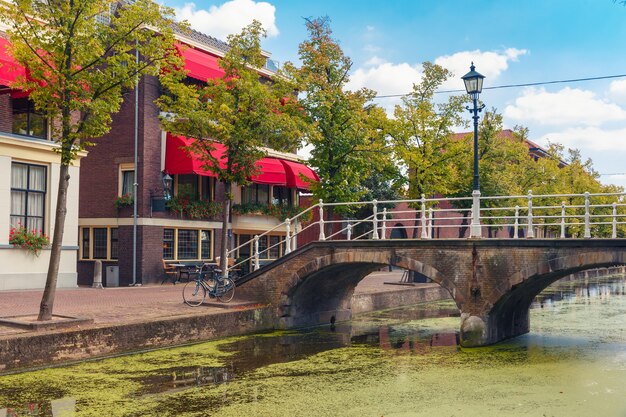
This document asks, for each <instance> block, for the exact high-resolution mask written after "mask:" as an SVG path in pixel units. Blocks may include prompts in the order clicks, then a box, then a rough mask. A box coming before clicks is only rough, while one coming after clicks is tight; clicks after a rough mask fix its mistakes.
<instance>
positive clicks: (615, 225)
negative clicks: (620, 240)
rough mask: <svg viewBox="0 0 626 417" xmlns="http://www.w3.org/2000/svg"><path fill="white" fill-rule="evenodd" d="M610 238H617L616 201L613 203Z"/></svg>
mask: <svg viewBox="0 0 626 417" xmlns="http://www.w3.org/2000/svg"><path fill="white" fill-rule="evenodd" d="M611 238H613V239H615V238H617V203H613V230H612V231H611Z"/></svg>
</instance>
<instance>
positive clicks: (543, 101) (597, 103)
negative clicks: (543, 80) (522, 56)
mask: <svg viewBox="0 0 626 417" xmlns="http://www.w3.org/2000/svg"><path fill="white" fill-rule="evenodd" d="M504 116H505V118H510V119H515V120H519V121H522V122H525V123H527V122H531V121H532V122H538V123H540V124H543V125H553V126H599V125H601V124H603V123H606V122H610V121H616V120H624V119H626V111H624V109H622V108H621V107H620V106H618V105H617V104H614V103H610V102H608V101H606V100H602V99H599V98H597V97H596V95H595V93H594V92H592V91H589V90H580V89H577V88H569V87H565V88H563V89H562V90H559V91H557V92H554V93H551V92H547V91H546V90H545V89H544V88H539V89H537V88H528V89H526V90H524V92H523V93H522V95H521V96H520V97H518V98H516V99H515V103H514V104H513V105H508V106H506V108H505V109H504Z"/></svg>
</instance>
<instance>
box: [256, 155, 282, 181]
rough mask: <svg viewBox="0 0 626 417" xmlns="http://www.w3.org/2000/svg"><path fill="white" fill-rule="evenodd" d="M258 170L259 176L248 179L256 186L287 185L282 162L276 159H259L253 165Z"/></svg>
mask: <svg viewBox="0 0 626 417" xmlns="http://www.w3.org/2000/svg"><path fill="white" fill-rule="evenodd" d="M255 165H256V166H257V167H258V168H259V172H260V173H259V175H255V176H253V177H252V178H250V181H252V182H255V183H257V184H271V185H282V186H286V185H287V173H286V172H285V166H284V165H283V164H282V160H280V159H276V158H261V159H259V160H258V161H256V164H255Z"/></svg>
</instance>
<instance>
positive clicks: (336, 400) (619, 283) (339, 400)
mask: <svg viewBox="0 0 626 417" xmlns="http://www.w3.org/2000/svg"><path fill="white" fill-rule="evenodd" d="M625 291H626V289H625V282H624V279H611V280H607V279H604V280H601V281H594V282H591V283H587V284H583V285H579V284H578V285H574V284H572V283H569V282H565V283H560V284H558V285H556V286H553V287H551V288H550V289H548V290H546V291H545V292H544V293H542V295H541V296H540V297H538V298H537V300H536V302H535V303H534V305H533V309H532V312H531V329H532V331H531V333H530V334H528V335H525V336H522V337H518V338H516V339H513V340H511V341H508V342H505V343H501V344H499V345H497V346H491V347H486V348H477V349H462V348H460V347H459V346H458V345H457V339H458V336H457V334H456V332H457V330H458V326H459V318H458V314H457V312H456V309H455V308H454V305H453V304H451V303H450V302H438V303H431V304H424V305H419V306H412V307H407V308H402V309H397V310H389V311H384V312H379V313H375V314H370V315H366V316H362V317H359V318H358V319H356V320H354V321H352V322H351V323H349V324H345V325H344V324H342V325H339V326H337V327H336V328H333V329H331V328H329V327H321V328H314V329H308V330H304V331H297V332H296V331H293V332H273V333H268V334H260V335H254V336H246V337H239V338H229V339H224V340H220V341H215V342H209V343H202V344H195V345H190V346H185V347H179V348H173V349H162V350H158V351H152V352H147V353H142V354H136V355H128V356H122V357H117V358H111V359H105V360H99V361H89V362H83V363H80V364H77V365H72V366H65V367H57V368H49V369H45V370H40V371H35V372H27V373H22V374H15V375H6V376H3V377H0V417H5V416H25V415H31V416H32V415H39V416H106V417H113V416H290V417H291V416H315V417H319V416H358V417H366V416H385V417H392V416H394V417H397V416H429V417H432V416H482V417H484V416H538V417H544V416H566V417H574V416H585V417H587V416H603V417H611V416H626V292H625Z"/></svg>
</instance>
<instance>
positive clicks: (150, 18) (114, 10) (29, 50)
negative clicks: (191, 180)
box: [0, 0, 180, 320]
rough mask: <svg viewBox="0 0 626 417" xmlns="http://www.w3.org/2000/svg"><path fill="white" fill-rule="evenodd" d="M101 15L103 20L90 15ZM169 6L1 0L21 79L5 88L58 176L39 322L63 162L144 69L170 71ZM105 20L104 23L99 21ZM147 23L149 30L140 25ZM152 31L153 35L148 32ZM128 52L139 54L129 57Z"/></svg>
mask: <svg viewBox="0 0 626 417" xmlns="http://www.w3.org/2000/svg"><path fill="white" fill-rule="evenodd" d="M96 17H102V18H103V19H96ZM172 18H173V11H172V10H171V9H168V8H165V7H163V6H160V5H158V4H156V3H154V2H152V1H151V0H136V1H135V2H121V3H118V2H117V1H110V0H70V1H49V0H48V1H38V0H16V1H15V2H13V3H4V5H3V7H2V8H1V9H0V19H1V20H2V21H3V22H5V23H6V24H8V26H9V30H8V31H7V33H8V35H9V39H10V41H11V44H12V50H11V52H12V54H13V56H14V57H15V59H16V61H17V62H18V63H19V64H21V65H23V66H24V67H26V68H27V69H28V71H27V73H28V77H27V78H22V79H19V80H17V81H16V83H15V84H14V85H13V86H12V87H14V88H20V89H22V90H24V91H28V92H29V94H30V95H29V97H30V99H31V100H32V101H33V103H34V105H35V108H36V109H37V110H38V111H40V112H43V113H44V114H45V115H46V117H47V118H48V120H50V121H51V122H52V123H50V125H51V136H52V140H54V141H55V142H57V143H58V144H59V146H58V148H57V152H58V153H59V155H60V159H61V165H60V176H59V189H58V198H57V207H56V214H55V222H54V234H53V240H52V248H51V253H50V264H49V266H48V274H47V278H46V286H45V290H44V294H43V297H42V300H41V305H40V311H39V320H50V319H51V316H52V309H53V305H54V296H55V290H56V283H57V276H58V270H59V262H60V257H61V244H62V240H63V229H64V226H65V217H66V211H67V208H66V207H67V189H68V184H69V180H70V176H69V170H68V169H69V166H70V165H71V164H72V161H74V160H75V158H76V156H77V154H78V153H79V152H80V151H82V150H84V149H85V148H87V147H88V146H90V145H92V143H91V140H92V138H96V137H99V136H102V135H104V134H106V133H107V132H108V131H109V130H110V125H111V115H112V114H113V113H116V112H117V111H118V110H119V108H120V104H121V102H122V91H123V90H124V89H131V88H133V87H135V86H136V84H137V81H138V78H139V77H140V76H142V75H144V74H150V75H158V73H159V70H163V71H167V70H171V66H172V64H178V65H180V60H179V59H177V58H176V57H175V55H174V54H173V53H172V51H173V48H174V46H173V42H174V36H173V33H172V25H173V19H172ZM107 19H108V21H106V20H107ZM147 28H151V29H147ZM155 31H156V34H155ZM136 53H137V54H138V56H140V57H141V59H137V60H136V56H137V55H136Z"/></svg>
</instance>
